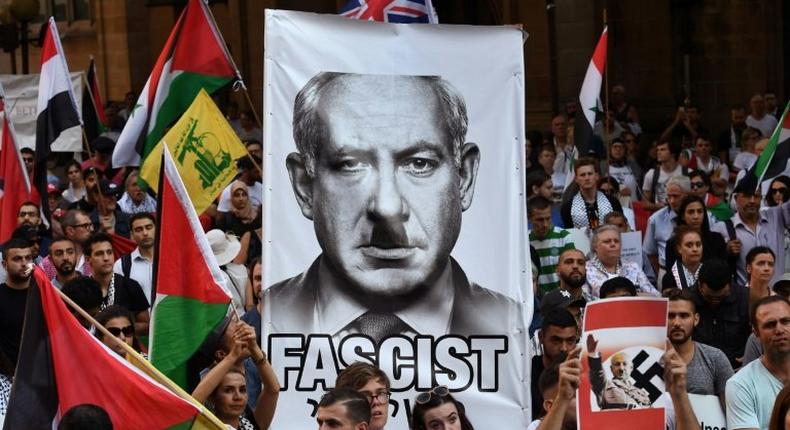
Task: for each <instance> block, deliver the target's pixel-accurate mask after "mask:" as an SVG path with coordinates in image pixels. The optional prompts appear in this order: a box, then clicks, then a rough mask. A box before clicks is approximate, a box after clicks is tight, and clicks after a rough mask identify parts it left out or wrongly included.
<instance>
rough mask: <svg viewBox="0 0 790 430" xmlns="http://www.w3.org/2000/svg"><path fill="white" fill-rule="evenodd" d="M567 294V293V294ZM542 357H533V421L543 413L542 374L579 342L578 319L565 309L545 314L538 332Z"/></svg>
mask: <svg viewBox="0 0 790 430" xmlns="http://www.w3.org/2000/svg"><path fill="white" fill-rule="evenodd" d="M565 293H566V294H567V292H565ZM538 339H539V341H540V348H541V350H542V351H543V353H542V354H540V355H537V354H536V355H534V356H533V357H532V371H531V372H530V375H531V378H532V379H531V382H530V389H531V390H532V419H533V420H534V419H538V418H540V417H541V416H543V415H544V412H543V399H544V396H543V390H542V389H541V386H540V383H539V381H540V379H541V374H542V373H543V372H544V371H545V370H546V369H550V368H551V367H552V363H555V362H556V361H557V360H558V359H561V358H562V356H564V355H565V354H567V353H568V352H570V351H571V350H572V349H573V348H574V347H575V346H576V343H577V342H578V340H579V327H578V325H577V322H576V319H575V318H574V317H573V315H571V313H570V312H569V311H568V310H567V309H565V308H561V307H560V308H554V309H551V310H548V311H547V312H545V313H544V314H543V323H542V324H541V327H540V330H539V331H538Z"/></svg>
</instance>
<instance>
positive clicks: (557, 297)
mask: <svg viewBox="0 0 790 430" xmlns="http://www.w3.org/2000/svg"><path fill="white" fill-rule="evenodd" d="M573 305H575V306H579V307H580V308H583V307H584V306H586V305H587V300H584V299H583V298H578V299H575V298H574V297H573V294H571V293H570V291H568V290H562V289H559V288H558V289H556V290H552V291H549V292H548V293H546V295H545V296H543V300H541V302H540V313H541V314H543V315H545V314H546V313H548V312H549V311H551V310H552V309H554V308H558V307H560V308H567V307H568V306H573Z"/></svg>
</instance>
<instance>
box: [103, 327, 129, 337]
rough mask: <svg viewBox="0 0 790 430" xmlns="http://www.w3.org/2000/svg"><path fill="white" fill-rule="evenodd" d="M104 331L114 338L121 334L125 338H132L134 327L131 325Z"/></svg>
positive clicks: (108, 328) (109, 328)
mask: <svg viewBox="0 0 790 430" xmlns="http://www.w3.org/2000/svg"><path fill="white" fill-rule="evenodd" d="M106 329H107V331H108V332H110V333H111V334H112V335H113V336H115V337H118V336H120V335H121V333H123V335H124V336H126V337H132V336H133V335H134V326H131V325H128V326H126V327H106Z"/></svg>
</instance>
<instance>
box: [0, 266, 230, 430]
mask: <svg viewBox="0 0 790 430" xmlns="http://www.w3.org/2000/svg"><path fill="white" fill-rule="evenodd" d="M27 297H28V298H27V305H26V309H25V324H24V329H23V331H22V344H21V346H20V349H19V360H18V364H17V367H16V372H15V376H14V383H13V386H12V388H11V396H10V399H9V403H8V413H7V415H6V417H5V422H4V425H3V429H5V430H17V429H31V430H39V429H40V430H50V429H53V428H57V427H58V422H59V421H60V417H62V416H63V414H65V413H66V412H67V411H68V410H69V409H71V408H73V407H74V406H77V405H81V404H86V403H89V404H93V405H96V406H99V407H101V408H102V409H104V410H105V411H106V412H107V414H108V415H109V416H110V419H111V420H112V423H113V428H115V429H130V430H131V429H142V428H145V429H183V430H186V429H218V428H219V427H218V426H216V425H212V424H211V423H210V422H209V424H206V422H207V420H206V419H205V416H204V414H203V412H202V407H200V406H198V405H197V404H194V403H192V402H190V401H188V400H186V399H183V398H181V397H179V396H177V395H176V394H174V393H173V392H171V391H170V390H168V389H167V388H165V387H164V386H163V385H161V384H160V383H158V382H156V381H155V380H154V379H152V378H151V377H150V376H148V375H147V374H145V373H144V372H142V371H141V370H139V369H138V368H136V367H134V366H133V365H132V364H131V363H129V362H128V361H126V360H125V359H124V358H123V357H121V356H120V355H118V354H116V353H115V352H113V351H112V350H110V349H109V348H108V347H107V346H105V345H104V344H103V343H101V342H100V341H99V339H97V338H96V336H94V335H92V334H91V333H90V332H88V331H87V330H85V328H83V327H82V326H81V325H80V323H79V322H78V321H77V319H76V318H75V317H74V316H73V315H72V313H71V312H70V311H69V309H68V308H67V307H66V305H65V304H64V303H63V300H62V299H61V298H60V295H59V294H58V291H57V290H56V289H55V287H54V286H53V285H52V283H51V282H50V281H49V279H47V276H46V274H44V272H43V271H42V270H41V269H40V268H38V267H36V268H34V272H33V282H31V285H30V290H29V292H28V296H27Z"/></svg>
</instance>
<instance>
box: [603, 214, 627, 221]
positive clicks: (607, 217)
mask: <svg viewBox="0 0 790 430" xmlns="http://www.w3.org/2000/svg"><path fill="white" fill-rule="evenodd" d="M615 218H619V219H622V220H625V222H626V223H628V218H626V217H625V215H624V214H623V213H622V212H617V211H611V212H609V213H608V214H606V216H605V217H603V223H604V224H611V223H612V220H613V219H615Z"/></svg>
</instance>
